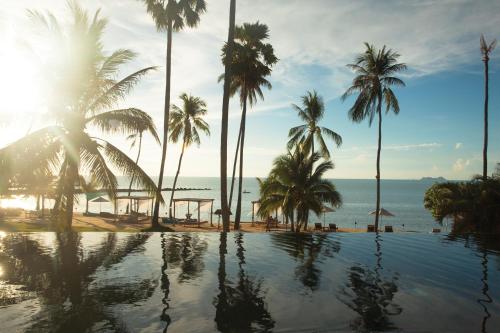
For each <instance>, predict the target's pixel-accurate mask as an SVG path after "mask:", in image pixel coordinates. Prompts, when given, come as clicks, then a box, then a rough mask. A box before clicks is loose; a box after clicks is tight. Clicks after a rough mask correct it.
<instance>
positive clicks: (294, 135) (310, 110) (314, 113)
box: [288, 91, 342, 159]
mask: <svg viewBox="0 0 500 333" xmlns="http://www.w3.org/2000/svg"><path fill="white" fill-rule="evenodd" d="M292 108H293V109H294V110H295V111H296V112H297V115H298V116H299V118H300V120H302V121H303V122H304V124H303V125H299V126H296V127H292V128H291V129H290V131H289V133H288V137H289V138H290V140H289V141H288V149H292V148H293V147H294V146H295V145H297V144H298V143H300V142H303V143H304V147H305V149H306V150H307V151H310V152H311V155H312V154H314V152H315V150H314V147H315V145H314V142H315V141H316V142H317V144H318V145H319V148H320V150H319V151H320V153H321V156H322V157H323V158H326V159H329V158H330V150H329V149H328V146H327V145H326V142H325V137H327V138H329V139H331V140H333V141H334V142H335V144H336V145H337V147H340V146H341V145H342V137H341V136H340V135H339V134H337V133H336V132H334V131H332V130H331V129H329V128H326V127H323V126H320V125H319V122H320V121H321V120H322V119H323V117H324V115H325V103H324V102H323V98H321V96H319V95H318V93H317V92H316V91H312V92H311V91H308V92H307V93H306V94H305V95H304V96H302V108H301V107H299V106H298V105H296V104H292Z"/></svg>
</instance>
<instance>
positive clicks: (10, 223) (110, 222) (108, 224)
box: [0, 213, 366, 232]
mask: <svg viewBox="0 0 500 333" xmlns="http://www.w3.org/2000/svg"><path fill="white" fill-rule="evenodd" d="M150 226H151V219H143V220H142V221H140V222H136V223H134V222H129V221H115V220H114V219H112V218H104V217H100V216H83V215H82V214H81V213H75V214H74V216H73V229H74V230H75V231H112V232H139V231H144V230H146V229H148V228H149V227H150ZM163 226H164V227H166V228H168V229H170V230H171V231H177V232H219V231H221V228H222V223H221V224H220V228H217V223H216V222H215V223H214V224H213V226H211V225H210V223H208V222H205V223H201V224H200V226H199V227H198V226H197V225H188V226H186V225H182V224H176V225H171V224H169V225H163ZM312 228H314V227H313V226H309V232H321V231H313V230H311V229H312ZM231 229H232V224H231ZM286 230H289V229H288V228H285V226H282V225H280V226H279V227H278V228H272V229H271V232H277V231H286ZM0 231H6V232H36V231H54V229H53V227H52V226H51V224H50V222H49V220H48V219H42V218H30V217H26V216H24V214H20V215H19V216H9V217H2V218H0ZM241 231H243V232H267V231H266V226H265V225H263V224H260V225H257V224H254V225H252V223H250V222H242V223H241ZM338 231H339V232H365V231H366V230H362V229H352V228H339V230H338Z"/></svg>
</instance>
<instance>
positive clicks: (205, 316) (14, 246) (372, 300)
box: [0, 233, 500, 332]
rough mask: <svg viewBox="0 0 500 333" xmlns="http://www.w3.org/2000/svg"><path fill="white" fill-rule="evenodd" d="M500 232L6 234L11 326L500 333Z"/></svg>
mask: <svg viewBox="0 0 500 333" xmlns="http://www.w3.org/2000/svg"><path fill="white" fill-rule="evenodd" d="M499 248H500V238H495V237H487V238H475V237H472V236H470V237H451V236H447V235H432V234H382V235H379V236H376V235H374V234H348V233H339V234H328V235H327V234H315V235H311V234H309V235H301V236H296V235H294V234H289V233H274V234H236V233H234V234H233V233H230V234H206V233H163V234H160V233H154V234H147V233H138V234H130V233H81V234H77V233H75V234H56V233H29V234H21V233H11V234H9V233H7V234H5V233H4V234H0V331H1V332H19V331H27V332H159V331H160V332H161V331H168V332H214V331H221V332H262V331H264V332H266V331H273V332H331V331H355V332H364V331H409V332H499V330H500V252H499Z"/></svg>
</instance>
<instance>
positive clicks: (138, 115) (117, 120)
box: [86, 108, 160, 144]
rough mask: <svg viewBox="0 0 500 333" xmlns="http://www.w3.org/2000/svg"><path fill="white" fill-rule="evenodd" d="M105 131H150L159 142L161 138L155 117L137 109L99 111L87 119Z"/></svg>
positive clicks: (130, 132)
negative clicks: (154, 120) (155, 123)
mask: <svg viewBox="0 0 500 333" xmlns="http://www.w3.org/2000/svg"><path fill="white" fill-rule="evenodd" d="M86 122H87V124H89V125H93V126H96V127H97V128H99V129H100V130H101V131H103V132H105V133H123V134H135V133H143V132H149V133H150V134H151V135H152V136H153V138H154V139H155V141H156V142H157V143H158V144H159V143H160V138H159V136H158V133H157V131H156V126H155V125H154V122H153V119H152V118H151V116H150V115H149V114H147V113H146V112H144V111H142V110H139V109H136V108H128V109H118V110H112V111H107V112H104V113H99V114H97V115H94V116H91V117H90V118H88V119H87V120H86Z"/></svg>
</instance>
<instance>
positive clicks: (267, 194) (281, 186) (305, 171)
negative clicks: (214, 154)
mask: <svg viewBox="0 0 500 333" xmlns="http://www.w3.org/2000/svg"><path fill="white" fill-rule="evenodd" d="M319 159H320V155H319V154H318V153H314V154H312V155H310V154H309V152H308V151H307V150H306V149H305V148H304V144H299V146H298V147H297V148H296V149H295V151H294V152H293V153H292V152H288V153H287V154H285V155H282V156H279V157H278V158H276V160H275V161H274V163H273V168H272V169H271V172H270V174H269V177H268V179H267V180H265V181H261V183H260V184H261V187H260V207H259V210H258V214H259V215H260V216H262V217H264V216H268V215H269V214H270V212H272V211H274V210H276V209H277V208H282V210H283V213H284V214H285V215H287V216H289V218H290V219H291V221H292V230H294V231H296V232H300V230H301V228H303V227H304V228H306V227H307V223H308V221H309V212H310V211H313V212H314V213H315V214H316V215H318V216H319V215H320V214H321V211H322V210H321V209H322V208H323V206H324V204H330V205H332V206H334V207H340V205H341V204H342V197H341V195H340V193H338V192H337V190H336V189H335V185H333V183H332V182H331V181H329V180H327V179H324V178H323V176H324V174H325V172H327V171H329V170H332V169H333V163H332V162H331V161H323V162H321V163H319V164H318V165H317V166H316V167H314V164H315V163H316V162H318V161H319ZM294 215H295V216H296V219H295V217H294ZM294 221H297V224H296V226H294V225H293V222H294Z"/></svg>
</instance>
